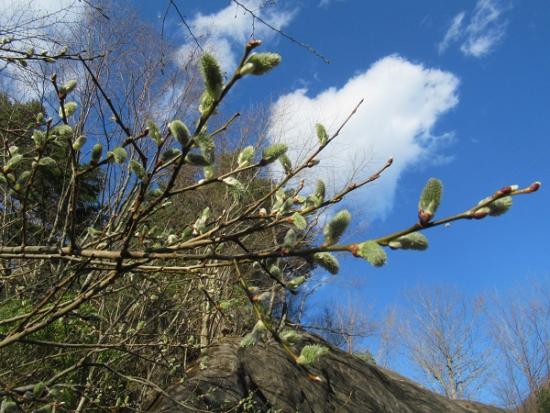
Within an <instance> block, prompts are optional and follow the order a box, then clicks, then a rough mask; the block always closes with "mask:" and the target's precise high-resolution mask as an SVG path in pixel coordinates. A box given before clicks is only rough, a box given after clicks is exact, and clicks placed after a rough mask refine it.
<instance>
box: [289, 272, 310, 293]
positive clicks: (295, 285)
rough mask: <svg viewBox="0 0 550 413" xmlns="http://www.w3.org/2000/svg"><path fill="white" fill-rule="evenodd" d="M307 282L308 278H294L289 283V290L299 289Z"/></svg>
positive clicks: (301, 276)
mask: <svg viewBox="0 0 550 413" xmlns="http://www.w3.org/2000/svg"><path fill="white" fill-rule="evenodd" d="M305 281H306V277H304V276H303V275H300V276H299V277H296V278H293V279H292V280H290V281H289V282H288V283H287V286H288V288H292V289H293V290H294V289H296V288H298V287H299V286H300V285H302V284H303V283H304V282H305Z"/></svg>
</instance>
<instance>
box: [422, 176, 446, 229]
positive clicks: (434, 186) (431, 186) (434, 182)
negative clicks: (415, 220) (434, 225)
mask: <svg viewBox="0 0 550 413" xmlns="http://www.w3.org/2000/svg"><path fill="white" fill-rule="evenodd" d="M442 194H443V184H442V183H441V181H440V180H439V179H436V178H430V179H429V180H428V182H427V183H426V186H424V190H423V191H422V195H420V201H418V216H419V218H420V223H421V224H427V223H428V222H430V219H431V218H432V217H433V216H434V215H435V213H436V211H437V208H439V204H440V202H441V196H442Z"/></svg>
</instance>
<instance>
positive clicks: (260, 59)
mask: <svg viewBox="0 0 550 413" xmlns="http://www.w3.org/2000/svg"><path fill="white" fill-rule="evenodd" d="M279 63H281V56H280V55H279V54H277V53H256V54H253V55H251V56H250V57H249V58H248V59H247V60H246V62H245V64H244V65H243V67H242V68H241V70H240V72H239V73H240V74H241V76H244V75H248V74H250V75H256V76H258V75H263V74H264V73H267V72H269V71H270V70H271V69H273V68H274V67H275V66H277V65H278V64H279Z"/></svg>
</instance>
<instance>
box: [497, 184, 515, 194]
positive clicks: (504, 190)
mask: <svg viewBox="0 0 550 413" xmlns="http://www.w3.org/2000/svg"><path fill="white" fill-rule="evenodd" d="M512 189H513V188H512V186H511V185H508V186H505V187H503V188H500V189H499V190H498V191H497V192H496V193H495V195H496V196H500V195H508V194H509V193H511V192H512Z"/></svg>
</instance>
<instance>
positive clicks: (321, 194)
mask: <svg viewBox="0 0 550 413" xmlns="http://www.w3.org/2000/svg"><path fill="white" fill-rule="evenodd" d="M325 193H326V186H325V183H324V182H323V181H322V180H321V179H319V180H318V181H317V184H316V186H315V196H316V197H317V199H318V200H319V203H321V202H323V201H324V200H325Z"/></svg>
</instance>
